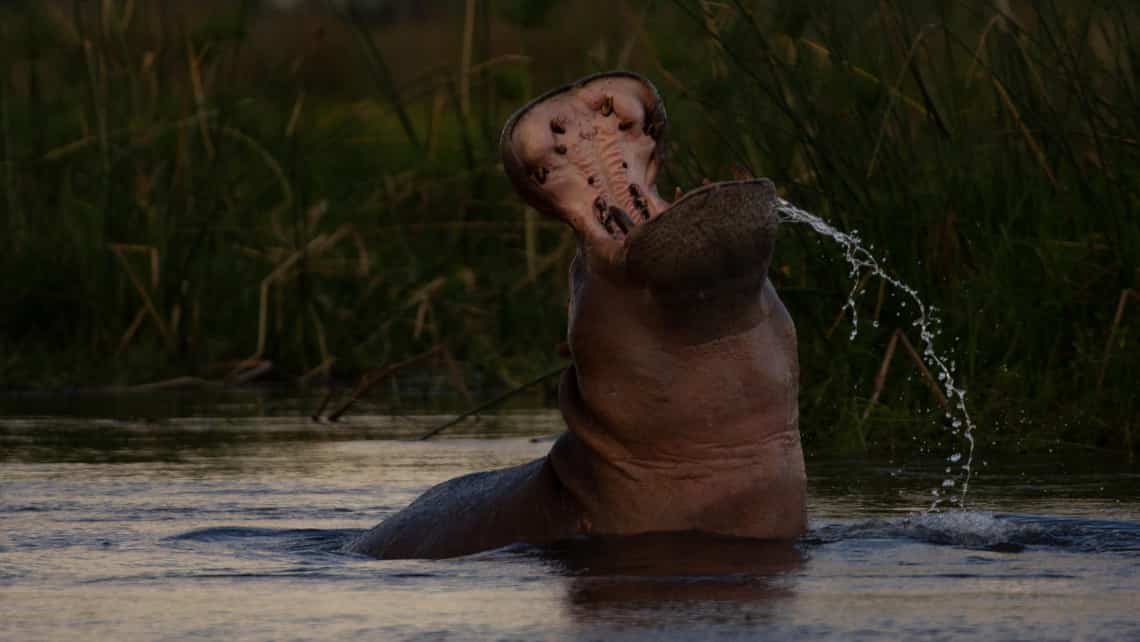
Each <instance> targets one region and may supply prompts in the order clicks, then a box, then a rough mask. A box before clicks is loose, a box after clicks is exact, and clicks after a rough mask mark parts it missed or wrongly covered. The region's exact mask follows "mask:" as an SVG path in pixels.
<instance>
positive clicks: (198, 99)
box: [186, 38, 215, 160]
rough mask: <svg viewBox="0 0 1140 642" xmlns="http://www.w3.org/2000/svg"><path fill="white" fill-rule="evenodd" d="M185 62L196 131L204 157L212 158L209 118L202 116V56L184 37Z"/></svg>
mask: <svg viewBox="0 0 1140 642" xmlns="http://www.w3.org/2000/svg"><path fill="white" fill-rule="evenodd" d="M186 62H187V66H188V67H189V72H190V87H191V89H192V90H193V92H194V106H195V109H196V111H197V112H198V115H199V118H198V131H199V133H200V134H201V136H202V145H203V146H204V147H205V148H206V157H207V158H208V159H210V160H213V159H214V154H215V151H214V141H213V139H212V138H211V137H210V123H209V120H208V119H206V118H205V117H203V116H202V114H204V113H205V109H206V87H205V84H204V83H203V82H202V57H201V56H200V55H198V54H197V53H195V52H194V43H193V42H192V41H191V40H190V39H189V38H187V39H186Z"/></svg>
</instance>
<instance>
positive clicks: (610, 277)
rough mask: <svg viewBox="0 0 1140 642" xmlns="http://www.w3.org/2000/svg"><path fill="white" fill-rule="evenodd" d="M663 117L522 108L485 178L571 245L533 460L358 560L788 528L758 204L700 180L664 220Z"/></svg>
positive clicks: (567, 94)
mask: <svg viewBox="0 0 1140 642" xmlns="http://www.w3.org/2000/svg"><path fill="white" fill-rule="evenodd" d="M664 131H665V110H664V107H663V106H662V105H661V100H660V97H659V96H658V95H657V92H656V90H655V89H654V88H653V86H652V85H650V84H649V83H648V81H646V80H644V79H642V78H640V77H639V76H635V75H633V74H628V73H612V74H601V75H598V76H592V77H590V78H587V79H585V80H583V81H580V82H578V83H575V84H573V85H570V86H568V87H565V88H563V89H560V90H557V91H554V92H551V93H549V94H547V95H545V96H543V97H542V98H540V99H538V100H536V101H534V102H532V103H530V104H529V105H527V106H526V107H524V108H523V109H521V110H520V111H519V112H517V113H516V114H515V115H514V116H512V117H511V119H510V120H509V121H508V123H507V125H506V127H505V128H504V130H503V138H502V152H503V164H504V168H505V169H506V171H507V174H508V176H510V178H511V180H512V181H513V183H514V185H515V188H516V189H517V190H518V191H519V192H520V194H522V195H523V197H524V198H525V199H526V200H527V201H528V202H529V203H530V204H531V205H533V206H534V207H536V208H538V209H539V210H541V211H543V212H546V213H548V214H551V215H554V216H556V217H558V218H561V219H562V220H564V221H566V223H568V224H569V225H570V226H571V227H572V228H573V229H574V230H575V231H576V232H577V234H578V239H579V244H578V253H577V256H576V257H575V260H574V263H573V265H572V268H571V275H570V282H571V297H570V310H569V316H570V319H569V343H570V349H571V352H572V354H573V359H574V365H573V367H571V368H570V369H568V370H567V372H566V373H565V374H564V376H563V378H562V382H561V388H560V394H559V400H560V406H561V410H562V414H563V417H564V418H565V420H566V425H567V428H568V433H567V434H566V435H563V436H562V437H561V438H560V439H559V440H558V442H557V443H556V444H555V446H554V448H553V449H552V450H551V452H550V454H549V455H548V456H547V457H545V458H543V459H540V460H538V461H535V462H532V463H530V464H526V465H524V466H518V467H515V468H511V469H506V470H501V471H493V472H488V473H478V474H475V475H468V476H466V477H461V478H459V479H454V480H451V481H449V482H446V483H444V484H441V485H439V486H436V487H435V488H433V489H431V490H430V491H428V492H427V493H425V494H424V495H423V496H422V497H420V498H419V499H417V500H416V501H415V502H414V503H413V504H412V505H411V506H409V507H408V508H405V509H404V510H402V511H400V512H399V513H397V514H396V515H394V516H392V517H390V518H388V519H387V520H385V521H384V522H383V523H381V524H380V525H379V526H377V527H376V528H374V529H372V530H371V531H369V532H368V533H366V534H364V535H362V536H361V537H360V538H358V539H357V540H356V541H355V542H354V543H353V544H352V545H351V546H350V549H351V550H353V551H355V552H358V553H363V554H367V555H372V556H376V557H436V558H437V557H450V556H456V555H463V554H467V553H473V552H477V551H480V550H486V549H489V548H495V547H499V546H504V545H507V544H510V543H513V542H530V543H548V542H553V541H555V540H558V539H562V538H566V537H571V536H575V535H580V534H583V533H599V534H634V533H644V532H654V531H704V532H709V533H715V534H722V535H732V536H740V537H752V538H765V539H791V538H795V537H797V536H798V535H799V534H800V533H802V531H803V529H804V526H805V522H806V516H805V508H804V507H805V499H806V498H805V486H806V483H805V477H804V464H803V454H802V451H801V447H800V440H799V428H798V420H799V410H798V401H797V395H798V377H799V369H798V361H797V357H796V338H795V327H794V326H793V324H792V321H791V318H790V317H789V316H788V313H787V311H786V310H785V309H784V306H783V304H782V303H781V302H780V299H779V297H778V296H777V295H776V291H775V289H774V288H773V287H772V285H771V283H770V282H768V280H767V276H766V274H767V268H768V263H769V261H770V259H771V255H772V251H773V248H774V242H775V231H776V225H777V219H776V215H775V212H774V203H775V191H774V189H773V186H772V183H771V182H770V181H767V180H764V179H757V180H751V181H738V182H731V183H717V184H713V185H708V186H705V187H702V188H700V189H697V190H694V191H692V192H690V193H689V194H688V195H686V196H685V197H683V198H681V199H679V200H678V201H677V202H676V203H675V204H673V205H672V206H670V205H669V204H668V203H666V202H664V201H663V200H662V199H661V198H660V197H658V196H657V192H656V188H655V186H654V178H655V176H656V173H657V169H658V166H659V163H660V162H661V152H662V151H663V149H664V146H663V140H664Z"/></svg>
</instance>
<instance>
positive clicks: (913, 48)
mask: <svg viewBox="0 0 1140 642" xmlns="http://www.w3.org/2000/svg"><path fill="white" fill-rule="evenodd" d="M931 29H932V27H930V26H926V27H923V28H922V30H921V31H919V32H918V34H917V35H916V36H915V37H914V42H912V43H911V45H910V49H909V50H908V51H907V53H906V58H905V59H904V60H903V63H902V66H901V67H900V69H899V75H898V77H897V78H896V79H895V84H894V90H893V91H888V94H887V106H886V108H885V109H884V110H883V123H882V125H880V126H879V134H878V135H877V136H876V137H875V146H874V148H873V150H872V151H871V161H870V162H869V163H868V164H867V178H871V176H873V175H874V174H875V163H876V162H877V161H878V158H879V149H880V148H881V147H882V144H883V138H884V137H885V136H886V133H887V123H888V122H890V118H891V113H892V112H893V111H894V104H895V101H894V97H895V96H901V95H902V82H903V79H904V78H906V72H907V70H908V69H910V64H911V60H912V59H913V58H914V55H915V53H916V52H917V51H918V46H919V45H921V44H922V40H923V38H925V37H926V34H928V33H930V31H931ZM923 111H924V112H925V111H926V110H923Z"/></svg>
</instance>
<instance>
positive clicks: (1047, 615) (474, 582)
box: [0, 397, 1140, 640]
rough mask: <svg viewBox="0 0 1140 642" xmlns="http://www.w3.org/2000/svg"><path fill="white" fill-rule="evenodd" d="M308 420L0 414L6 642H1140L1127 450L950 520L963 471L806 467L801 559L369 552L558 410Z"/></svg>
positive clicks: (1060, 462)
mask: <svg viewBox="0 0 1140 642" xmlns="http://www.w3.org/2000/svg"><path fill="white" fill-rule="evenodd" d="M308 403H310V402H309V401H303V402H295V403H294V402H291V401H289V400H285V401H281V400H277V401H273V400H270V401H268V402H266V401H264V400H261V401H258V402H257V403H255V404H254V405H253V406H252V407H251V406H250V400H249V399H231V398H229V397H219V398H210V399H207V400H202V399H200V398H196V397H192V398H177V399H166V400H163V399H146V400H142V401H140V400H128V401H123V402H119V401H116V402H114V403H112V404H111V405H110V406H108V405H107V404H108V402H107V401H106V400H99V399H95V400H84V399H75V398H68V399H66V400H60V399H51V398H22V399H18V400H16V401H13V400H12V399H8V400H7V401H6V402H4V403H0V407H3V408H5V413H4V414H5V415H6V416H5V417H4V418H3V419H0V520H2V523H3V529H2V531H0V609H2V615H3V617H0V639H5V640H29V639H83V640H95V639H115V640H153V639H171V640H181V639H229V640H263V639H338V640H344V639H370V640H374V639H384V640H404V639H407V640H436V639H456V640H466V639H494V640H588V639H597V640H661V639H665V640H670V639H677V640H681V639H773V640H779V639H783V640H900V639H907V640H948V639H954V640H964V639H976V640H1140V492H1138V491H1140V470H1137V468H1136V467H1134V466H1130V465H1128V464H1126V463H1123V462H1116V461H1113V460H1112V459H1111V458H1110V457H1105V456H1096V457H1087V456H1086V457H1073V456H1072V455H1071V453H1068V454H1062V453H1058V454H1057V455H1056V456H1055V457H1052V458H1049V459H1044V460H1041V459H1038V460H1017V461H1006V462H1001V463H995V462H989V463H988V464H987V465H984V466H983V465H981V464H979V471H978V475H977V476H976V478H975V482H974V485H973V486H972V490H971V495H970V499H969V510H968V511H967V512H946V513H941V514H922V513H921V512H915V511H918V510H920V509H922V508H924V507H925V506H927V505H928V504H929V495H930V491H931V489H932V488H935V487H937V485H938V483H939V481H940V480H941V478H942V475H943V470H942V466H943V462H936V461H935V462H926V463H921V462H874V463H870V462H864V461H851V460H826V459H821V458H811V457H809V461H808V468H809V479H810V498H811V499H810V515H811V531H810V533H809V534H808V535H807V537H805V538H804V539H803V540H802V541H801V542H798V543H797V544H796V545H795V546H781V545H773V544H766V543H759V542H750V541H741V540H731V539H723V538H712V537H707V536H699V535H694V534H678V535H661V536H646V537H640V538H630V539H592V540H578V541H571V542H566V543H562V544H559V545H556V546H551V547H546V548H542V549H539V548H531V547H524V546H516V547H509V548H506V549H503V550H498V551H491V552H487V553H482V554H479V555H474V556H470V557H467V558H461V559H453V560H442V561H375V560H369V559H364V558H360V557H356V556H351V555H346V554H343V553H342V552H341V549H342V547H343V545H344V544H345V543H346V542H347V541H348V540H350V539H351V538H352V537H353V536H354V535H356V534H358V533H359V532H361V530H362V529H365V528H368V527H370V526H372V525H373V524H374V523H375V522H376V521H378V520H380V519H381V518H383V517H384V516H385V515H388V514H391V513H392V512H393V511H395V510H398V509H399V508H400V507H402V506H403V505H405V504H406V503H407V502H409V501H410V500H411V499H413V498H414V497H415V496H417V495H418V494H419V493H420V492H422V491H423V490H425V489H426V488H427V487H429V486H430V485H431V484H434V483H436V482H439V481H442V480H444V479H447V478H450V477H453V476H456V475H459V474H463V473H466V472H469V471H474V470H483V469H487V468H493V467H498V466H508V465H513V464H516V463H521V462H524V461H527V460H529V459H532V458H535V457H539V456H541V455H542V454H543V453H545V452H546V450H547V449H548V448H549V441H546V440H543V439H538V440H535V439H533V438H534V437H542V436H545V435H549V434H551V433H554V432H556V431H557V430H558V429H559V426H560V424H559V420H558V417H557V415H556V414H552V413H550V412H513V413H506V414H504V415H501V416H499V417H496V418H489V419H486V420H484V421H482V422H481V423H480V424H478V425H476V426H468V427H467V428H465V429H463V430H460V431H458V432H457V433H456V434H454V435H452V436H450V437H448V438H444V439H440V440H437V441H430V442H413V441H408V440H407V438H409V437H412V436H414V435H416V434H419V432H420V431H422V430H424V429H426V428H428V427H430V426H431V425H434V424H435V422H437V421H439V420H440V417H439V416H433V415H415V414H404V415H381V414H358V415H356V416H353V417H352V418H351V420H350V422H349V423H347V424H345V425H341V426H335V427H330V426H324V425H317V424H313V423H311V422H309V421H308V420H307V419H305V418H304V416H305V414H306V412H307V410H311V407H310V408H306V404H308ZM368 410H369V409H368V408H367V407H364V408H362V412H367V411H368ZM92 415H94V416H92ZM189 415H194V416H193V417H191V416H189ZM250 415H253V416H250ZM982 459H984V453H982Z"/></svg>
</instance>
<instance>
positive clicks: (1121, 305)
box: [1096, 289, 1140, 395]
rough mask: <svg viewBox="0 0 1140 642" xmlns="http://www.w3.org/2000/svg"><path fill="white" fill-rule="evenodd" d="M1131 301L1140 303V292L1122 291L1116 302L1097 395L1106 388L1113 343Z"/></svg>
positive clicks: (1097, 381)
mask: <svg viewBox="0 0 1140 642" xmlns="http://www.w3.org/2000/svg"><path fill="white" fill-rule="evenodd" d="M1129 299H1135V300H1136V302H1137V303H1140V291H1138V290H1132V289H1125V290H1121V291H1120V298H1119V299H1118V300H1117V302H1116V314H1114V315H1113V317H1112V326H1111V328H1110V329H1109V331H1108V340H1106V341H1105V342H1104V352H1103V353H1102V354H1101V357H1100V370H1099V371H1098V372H1097V375H1096V393H1097V394H1098V395H1099V394H1100V392H1101V389H1102V388H1103V387H1104V373H1105V370H1107V369H1108V359H1109V357H1111V356H1112V342H1113V341H1114V340H1115V339H1116V333H1117V331H1118V330H1120V322H1121V321H1123V320H1124V309H1125V307H1126V306H1127V305H1128V300H1129Z"/></svg>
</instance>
